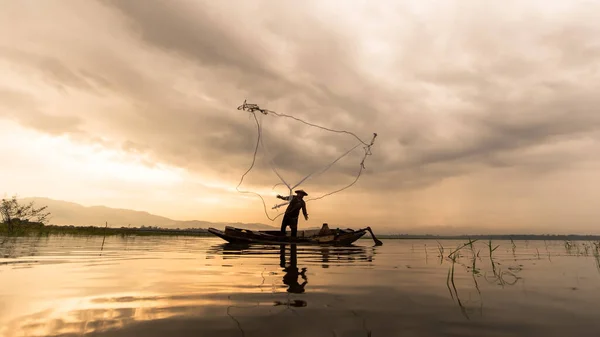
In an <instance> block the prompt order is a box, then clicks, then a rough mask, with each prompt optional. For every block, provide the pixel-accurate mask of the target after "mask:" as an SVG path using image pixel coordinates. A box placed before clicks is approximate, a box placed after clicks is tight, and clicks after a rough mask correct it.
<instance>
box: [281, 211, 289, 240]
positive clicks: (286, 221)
mask: <svg viewBox="0 0 600 337" xmlns="http://www.w3.org/2000/svg"><path fill="white" fill-rule="evenodd" d="M287 223H288V218H287V217H286V216H285V215H284V216H283V220H282V221H281V233H283V234H284V235H285V228H286V227H287Z"/></svg>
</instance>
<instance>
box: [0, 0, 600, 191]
mask: <svg viewBox="0 0 600 337" xmlns="http://www.w3.org/2000/svg"><path fill="white" fill-rule="evenodd" d="M99 3H100V4H101V8H103V10H105V11H106V13H108V14H106V13H104V12H102V15H106V20H107V22H110V23H112V25H113V27H122V28H123V29H122V33H123V34H120V35H113V36H111V39H112V40H106V39H104V40H103V41H121V40H122V41H126V42H122V43H120V44H115V45H114V46H112V45H106V46H102V48H97V49H92V48H91V47H88V48H83V47H79V48H76V47H74V48H73V50H72V52H70V53H69V54H64V53H60V50H56V45H53V46H52V47H49V48H48V50H49V51H48V55H41V54H40V53H41V52H40V53H37V54H34V53H29V54H28V53H26V52H17V51H7V50H6V49H0V54H2V55H3V56H4V57H12V59H11V62H14V63H15V64H21V65H22V66H25V67H28V69H31V70H35V71H37V72H40V73H42V74H44V76H45V77H46V78H47V79H51V81H52V83H53V84H54V85H60V86H64V87H67V88H73V89H76V90H79V91H81V92H86V93H87V92H89V93H92V95H97V96H99V97H105V98H107V99H110V98H114V97H118V98H119V99H122V100H123V101H124V102H126V103H127V105H128V106H127V108H123V109H115V110H110V109H107V110H105V111H103V113H102V114H101V115H100V114H98V113H96V114H95V115H93V116H92V115H91V113H89V114H90V115H85V119H86V120H88V119H90V120H92V119H93V120H94V121H97V122H98V123H102V124H105V125H110V132H111V134H110V136H111V137H114V138H115V141H117V143H119V144H122V148H124V149H126V150H128V151H134V152H147V153H150V154H152V155H153V156H154V157H155V158H156V159H157V160H161V161H166V162H168V163H170V164H173V165H176V166H181V167H186V168H189V169H191V170H196V169H198V170H200V169H207V168H208V169H210V170H214V171H216V172H217V173H218V174H222V175H223V176H224V177H226V178H227V179H236V178H237V177H239V175H240V174H241V173H243V171H244V170H245V169H246V168H247V166H248V165H249V164H250V161H251V159H252V152H253V151H254V145H255V141H256V128H255V125H254V122H253V120H252V119H249V118H248V113H246V112H242V111H236V110H235V108H236V107H237V106H238V105H239V104H241V103H242V101H243V100H244V99H245V98H248V99H249V102H250V103H258V104H259V105H261V106H262V107H264V108H267V109H271V110H275V111H277V112H282V113H288V114H291V115H294V116H297V117H301V118H305V119H307V120H309V121H310V122H313V123H317V124H321V125H324V126H328V127H332V128H336V129H347V130H351V131H355V132H356V133H357V134H358V135H359V136H360V137H361V138H362V139H363V140H365V141H369V140H370V137H371V135H372V132H377V133H378V134H379V137H378V138H377V141H376V144H375V146H374V148H373V156H370V157H369V158H368V161H367V169H368V172H369V173H368V174H367V177H368V179H371V181H373V182H374V186H379V187H381V188H383V187H385V188H390V189H393V188H398V187H399V188H404V187H411V186H419V187H420V186H425V185H428V184H431V183H435V182H437V181H440V180H442V179H444V178H447V177H453V176H456V175H464V174H469V173H470V172H474V171H477V170H479V169H482V168H488V167H492V168H493V167H520V166H523V167H532V166H538V167H539V168H540V169H541V168H543V167H545V166H548V167H552V168H553V169H560V168H561V165H560V162H561V161H560V160H559V159H556V158H560V156H561V154H560V153H553V152H552V151H550V152H545V153H543V154H539V155H538V156H539V157H536V158H537V160H536V159H535V158H534V159H532V158H531V157H529V158H524V156H523V155H522V153H523V152H524V151H528V150H530V149H533V148H536V147H537V146H540V145H543V144H550V145H552V144H555V143H556V144H558V143H560V142H564V141H568V140H570V139H578V138H581V137H591V138H592V139H594V141H598V133H597V131H598V130H599V125H600V120H599V117H598V116H599V115H600V114H598V112H597V111H596V107H597V106H598V103H599V102H598V99H597V98H596V97H597V95H596V93H595V92H594V88H596V87H597V86H598V85H599V84H600V80H599V78H598V74H597V73H595V72H594V69H597V67H598V64H599V61H598V60H600V57H599V56H600V53H599V51H600V48H599V47H598V46H599V44H598V43H597V41H598V38H597V36H598V35H597V34H595V32H597V27H598V24H594V23H593V22H592V21H589V22H585V21H581V20H578V19H580V18H581V16H579V15H580V13H575V14H573V13H569V14H565V17H564V18H562V19H561V21H559V22H556V23H553V22H550V21H548V22H546V21H544V20H540V21H539V22H537V21H536V22H534V23H532V22H529V23H528V24H527V25H519V27H514V25H508V24H506V22H504V21H503V20H505V18H502V17H501V16H500V15H501V14H499V16H498V18H489V20H487V21H486V20H481V19H479V18H477V17H476V15H475V16H473V17H471V16H469V15H468V11H465V12H466V13H467V14H462V13H461V14H449V17H452V15H456V17H457V22H458V23H457V24H456V25H455V26H444V25H443V21H442V20H435V18H433V17H432V18H431V19H430V21H432V22H435V24H439V25H440V26H437V28H436V27H430V26H429V25H426V24H424V23H422V22H420V21H418V20H416V19H415V18H414V17H412V16H410V17H407V18H404V17H403V16H402V15H400V14H399V17H398V20H400V21H401V19H403V18H404V19H406V20H405V21H404V22H406V24H407V25H414V27H413V29H412V30H403V31H402V32H400V29H398V30H397V31H396V30H390V31H389V34H390V35H389V36H386V37H385V38H384V41H385V42H386V44H387V45H388V47H390V50H391V51H390V53H391V54H392V57H391V58H392V62H391V63H390V64H391V65H390V66H389V69H388V71H387V73H386V74H384V76H382V77H376V76H375V75H373V74H372V73H371V72H375V71H374V70H372V69H374V68H375V66H376V65H377V64H376V63H378V62H380V60H378V59H377V58H376V57H375V58H370V59H369V58H366V57H365V56H364V53H365V51H364V50H363V49H364V47H363V46H362V45H361V44H360V41H361V38H364V36H363V37H361V36H359V35H360V33H361V30H362V29H361V28H355V31H354V32H348V31H345V30H344V29H343V27H342V26H341V25H339V24H336V21H335V19H334V18H329V19H328V20H325V19H323V17H322V15H321V16H319V15H317V14H316V13H317V12H318V9H316V8H314V6H315V4H314V3H313V4H310V3H306V4H297V5H296V7H295V8H290V7H288V6H287V5H284V4H281V3H273V2H260V1H259V2H256V3H255V4H254V5H252V6H249V5H248V6H242V5H240V6H239V7H240V8H237V7H238V6H235V5H231V4H226V3H222V2H212V1H205V2H198V1H179V2H167V1H109V0H106V1H100V2H99ZM263 7H264V8H263ZM63 10H65V11H66V9H63ZM440 15H441V14H440ZM569 15H570V16H569ZM440 22H442V23H440ZM432 25H433V24H432ZM359 26H360V25H359V24H357V27H359ZM506 27H509V28H506ZM86 29H89V31H86V32H87V34H88V35H89V36H94V34H95V33H100V29H101V28H99V27H96V26H93V25H91V26H90V27H86ZM446 29H450V32H449V33H444V30H446ZM400 33H403V34H405V35H403V36H401V34H400ZM377 37H378V36H375V35H373V36H368V37H367V39H370V38H377ZM444 38H445V40H444ZM115 43H116V42H115ZM52 48H54V49H52ZM92 50H93V52H92ZM18 53H20V54H18ZM7 55H8V56H7ZM15 55H18V56H15ZM31 55H38V56H35V57H34V56H31ZM131 55H134V56H131ZM153 57H156V59H155V60H154V59H153ZM71 58H73V62H71V61H72V60H71ZM166 59H168V60H169V62H170V63H169V64H168V65H164V64H162V63H161V62H160V60H166ZM465 60H466V61H465ZM138 62H139V63H140V64H138ZM142 63H143V64H144V65H142ZM153 66H154V67H153ZM182 79H185V80H186V81H187V82H185V85H180V84H179V83H178V81H179V80H182ZM201 94H203V95H205V96H206V97H208V98H209V99H207V100H205V99H202V98H201V97H200V95H201ZM40 109H43V108H42V107H40ZM32 111H33V110H32ZM35 111H37V110H35ZM39 111H43V110H39ZM31 113H33V112H31ZM84 113H88V112H81V114H82V116H83V114H84ZM69 114H71V112H65V117H64V118H71V119H68V120H64V121H61V123H62V124H61V125H62V126H61V127H62V128H63V129H65V130H68V129H70V128H71V129H74V130H76V129H78V128H80V125H79V124H78V123H77V120H78V118H84V117H82V116H77V117H73V116H71V117H68V116H69ZM44 118H49V117H48V116H46V115H40V116H39V118H37V117H36V118H34V120H31V119H29V122H28V123H29V124H28V125H31V126H35V125H37V127H38V128H40V127H42V125H46V123H48V126H49V127H48V129H49V130H51V129H52V128H53V127H52V125H53V124H56V123H54V122H53V121H51V120H45V119H44ZM265 118H274V117H265ZM54 121H55V122H56V121H58V120H54ZM269 122H270V121H269ZM270 125H272V127H270V128H267V129H265V130H264V132H265V137H266V138H267V139H268V140H269V150H270V151H271V154H272V157H273V158H274V160H275V162H276V163H277V164H278V165H279V167H280V168H281V169H282V170H285V171H288V172H291V173H296V174H297V175H299V176H304V175H306V174H308V173H309V172H312V171H314V170H317V169H319V168H321V167H323V166H324V165H325V164H327V163H329V162H330V161H331V160H333V159H335V157H336V155H335V154H336V153H340V151H343V150H344V149H347V148H348V146H352V145H354V144H355V143H354V141H353V140H352V139H348V138H346V137H342V136H339V135H335V134H331V133H326V132H320V131H318V130H315V129H311V128H307V127H296V126H293V125H296V124H294V122H293V121H290V122H289V123H288V124H287V125H288V127H287V128H286V127H284V126H283V125H277V126H275V124H270ZM86 131H88V132H89V133H90V134H95V133H96V132H95V129H94V127H93V126H90V129H88V130H86ZM98 132H99V131H98ZM290 139H292V140H293V141H288V140H290ZM315 143H316V144H317V145H315ZM319 144H321V146H319ZM332 147H333V148H334V149H335V150H336V151H337V152H336V151H333V149H332ZM360 149H361V148H360V147H359V150H358V151H357V152H356V153H355V154H354V155H353V157H351V159H352V160H346V161H344V162H340V163H339V164H338V165H337V166H336V168H335V169H333V170H331V171H330V172H328V178H327V179H323V180H322V182H323V184H332V185H335V184H339V183H341V182H346V181H347V179H348V178H349V177H351V176H352V175H353V174H355V173H356V171H357V165H358V162H359V161H360V159H361V158H362V153H361V150H360ZM577 160H581V158H580V159H578V158H576V157H570V161H571V162H572V161H577ZM571 162H566V161H565V162H564V165H565V167H566V166H568V165H570V164H571ZM257 169H259V170H260V172H263V173H264V175H265V176H267V175H268V176H272V172H270V170H269V167H268V165H265V163H264V162H262V161H259V162H258V163H257ZM257 179H262V178H257Z"/></svg>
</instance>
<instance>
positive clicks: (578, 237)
mask: <svg viewBox="0 0 600 337" xmlns="http://www.w3.org/2000/svg"><path fill="white" fill-rule="evenodd" d="M35 235H82V236H92V235H93V236H115V235H121V236H151V235H152V236H212V234H210V233H209V232H208V229H207V228H164V227H158V226H141V227H110V226H108V225H104V226H74V225H62V226H61V225H43V224H41V223H27V224H21V226H16V228H14V229H13V230H12V231H9V228H8V225H7V224H4V223H2V224H0V236H35ZM377 237H379V238H382V239H396V240H408V239H412V240H415V239H418V240H465V239H471V240H532V241H533V240H546V241H565V240H568V241H600V235H584V234H490V235H486V234H479V235H433V234H378V235H377ZM362 239H367V240H371V237H370V236H369V237H363V238H362Z"/></svg>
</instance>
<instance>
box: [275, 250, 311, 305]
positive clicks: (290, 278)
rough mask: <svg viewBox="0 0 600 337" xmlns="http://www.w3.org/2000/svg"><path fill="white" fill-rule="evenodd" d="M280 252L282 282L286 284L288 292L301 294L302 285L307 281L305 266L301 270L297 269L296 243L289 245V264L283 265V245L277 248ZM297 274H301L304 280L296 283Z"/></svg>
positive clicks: (302, 290)
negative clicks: (283, 273) (282, 273)
mask: <svg viewBox="0 0 600 337" xmlns="http://www.w3.org/2000/svg"><path fill="white" fill-rule="evenodd" d="M279 253H280V262H281V264H280V266H281V267H282V268H283V271H284V272H285V275H283V283H284V284H285V285H287V286H288V289H287V291H288V292H289V293H296V294H301V293H303V292H304V291H305V290H304V287H305V286H306V284H307V283H308V279H307V278H306V268H302V271H299V270H298V265H297V263H298V256H297V252H296V245H291V255H290V265H289V266H287V267H286V266H285V245H282V246H281V247H280V250H279ZM298 276H302V279H303V280H304V282H303V283H302V284H300V283H298Z"/></svg>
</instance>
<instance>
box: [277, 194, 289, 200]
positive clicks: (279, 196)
mask: <svg viewBox="0 0 600 337" xmlns="http://www.w3.org/2000/svg"><path fill="white" fill-rule="evenodd" d="M277 198H279V199H282V200H290V196H289V195H286V196H285V197H284V196H281V195H279V194H277Z"/></svg>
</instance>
